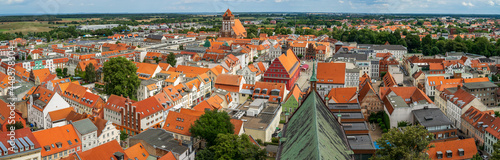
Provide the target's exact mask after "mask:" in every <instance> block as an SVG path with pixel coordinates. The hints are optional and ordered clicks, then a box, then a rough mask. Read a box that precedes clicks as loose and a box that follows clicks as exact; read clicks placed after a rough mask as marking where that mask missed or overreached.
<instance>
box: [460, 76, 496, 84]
mask: <svg viewBox="0 0 500 160" xmlns="http://www.w3.org/2000/svg"><path fill="white" fill-rule="evenodd" d="M488 81H490V79H489V78H488V77H483V78H467V79H464V83H474V82H488Z"/></svg>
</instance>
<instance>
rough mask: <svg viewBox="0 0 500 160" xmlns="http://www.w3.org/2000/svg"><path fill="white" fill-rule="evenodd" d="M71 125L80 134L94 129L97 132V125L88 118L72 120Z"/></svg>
mask: <svg viewBox="0 0 500 160" xmlns="http://www.w3.org/2000/svg"><path fill="white" fill-rule="evenodd" d="M73 127H75V129H76V130H77V131H78V133H80V134H81V135H86V134H89V133H91V132H94V131H96V132H97V127H96V126H95V125H94V123H92V121H90V119H88V118H86V119H82V120H79V121H76V122H73Z"/></svg>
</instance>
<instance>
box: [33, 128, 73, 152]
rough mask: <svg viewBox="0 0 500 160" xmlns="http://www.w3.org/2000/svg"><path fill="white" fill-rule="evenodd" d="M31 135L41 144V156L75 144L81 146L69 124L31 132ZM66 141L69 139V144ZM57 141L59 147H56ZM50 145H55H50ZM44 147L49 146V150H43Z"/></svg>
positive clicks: (67, 148) (70, 147) (66, 148)
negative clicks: (59, 144)
mask: <svg viewBox="0 0 500 160" xmlns="http://www.w3.org/2000/svg"><path fill="white" fill-rule="evenodd" d="M33 135H34V136H35V138H36V140H37V141H38V142H39V143H40V146H42V157H45V156H48V155H52V154H56V153H59V152H62V151H65V150H69V149H72V148H76V147H77V146H81V142H82V141H81V140H80V138H78V135H77V133H76V130H75V128H74V127H73V125H71V124H68V125H65V126H61V127H54V128H49V129H45V130H41V131H36V132H33ZM68 141H71V144H69V143H68ZM77 141H78V142H77ZM57 143H62V145H61V147H60V148H59V147H57ZM52 145H54V146H55V147H52ZM44 148H50V150H45V149H44Z"/></svg>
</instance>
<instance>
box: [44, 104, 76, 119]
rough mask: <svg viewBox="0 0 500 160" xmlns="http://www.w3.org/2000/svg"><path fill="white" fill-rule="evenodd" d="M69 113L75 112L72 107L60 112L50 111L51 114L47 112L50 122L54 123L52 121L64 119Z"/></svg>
mask: <svg viewBox="0 0 500 160" xmlns="http://www.w3.org/2000/svg"><path fill="white" fill-rule="evenodd" d="M71 111H75V110H74V109H73V107H68V108H63V109H60V110H55V111H51V112H49V117H50V120H52V121H53V122H54V121H58V120H63V119H66V117H67V116H68V115H69V113H71Z"/></svg>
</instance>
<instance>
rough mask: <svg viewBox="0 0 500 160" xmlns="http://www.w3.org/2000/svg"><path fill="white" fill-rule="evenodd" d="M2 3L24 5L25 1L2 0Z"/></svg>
mask: <svg viewBox="0 0 500 160" xmlns="http://www.w3.org/2000/svg"><path fill="white" fill-rule="evenodd" d="M0 2H3V3H7V4H12V3H23V2H24V0H0Z"/></svg>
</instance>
